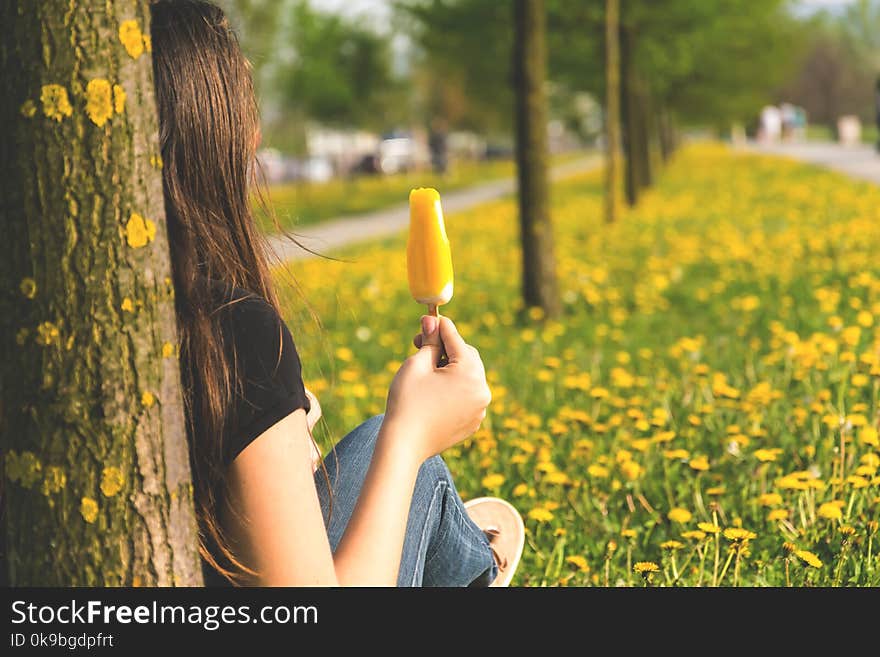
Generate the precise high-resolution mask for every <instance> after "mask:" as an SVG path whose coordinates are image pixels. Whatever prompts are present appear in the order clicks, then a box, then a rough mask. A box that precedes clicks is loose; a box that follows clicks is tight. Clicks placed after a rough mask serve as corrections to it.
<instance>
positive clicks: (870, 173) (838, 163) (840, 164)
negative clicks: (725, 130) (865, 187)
mask: <svg viewBox="0 0 880 657" xmlns="http://www.w3.org/2000/svg"><path fill="white" fill-rule="evenodd" d="M748 149H749V150H754V151H758V152H760V153H769V154H771V155H783V156H786V157H791V158H794V159H796V160H802V161H804V162H811V163H812V164H818V165H820V166H824V167H828V168H829V169H833V170H835V171H839V172H841V173H845V174H847V175H849V176H852V177H853V178H859V179H861V180H868V181H870V182H874V183H877V184H880V154H878V153H877V151H876V150H875V149H874V148H873V147H872V146H869V145H868V144H861V145H858V146H841V145H840V144H835V143H833V142H806V143H799V144H797V143H795V144H754V143H752V144H749V146H748Z"/></svg>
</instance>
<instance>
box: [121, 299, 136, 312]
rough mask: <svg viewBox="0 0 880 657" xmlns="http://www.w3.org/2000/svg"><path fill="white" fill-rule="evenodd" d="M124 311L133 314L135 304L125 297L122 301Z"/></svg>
mask: <svg viewBox="0 0 880 657" xmlns="http://www.w3.org/2000/svg"><path fill="white" fill-rule="evenodd" d="M122 309H123V310H124V311H125V312H129V313H133V312H134V303H132V300H131V299H129V298H128V297H125V298H124V299H123V300H122Z"/></svg>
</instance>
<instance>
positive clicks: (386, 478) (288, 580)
mask: <svg viewBox="0 0 880 657" xmlns="http://www.w3.org/2000/svg"><path fill="white" fill-rule="evenodd" d="M440 328H441V330H440V331H439V332H438V331H437V330H434V331H433V332H430V331H429V332H428V334H424V335H423V336H422V342H423V346H422V347H421V349H420V350H419V352H418V353H417V354H415V355H414V356H412V357H410V358H409V359H407V361H406V362H405V363H404V365H403V366H402V367H401V369H400V371H399V372H398V374H397V376H396V377H395V380H394V382H393V383H392V386H391V390H390V391H389V396H388V405H387V410H386V415H385V422H384V423H383V424H382V428H381V429H380V431H379V436H378V438H377V442H376V447H375V450H374V453H373V458H372V461H371V464H370V468H369V470H368V472H367V475H366V479H365V481H364V484H363V487H362V489H361V494H360V497H359V498H358V501H357V505H356V506H355V509H354V513H353V515H352V517H351V520H350V521H349V523H348V526H347V528H346V531H345V534H344V535H343V538H342V541H341V543H340V544H339V546H338V548H337V550H336V554H335V555H333V554H332V553H331V550H330V545H329V541H328V539H327V533H326V530H325V528H324V521H323V517H322V514H321V507H320V502H319V500H318V493H317V489H316V488H315V484H314V478H313V477H314V475H313V469H312V465H311V454H310V450H311V437H310V435H309V428H308V424H307V418H306V413H305V411H304V410H302V409H300V410H297V411H295V412H293V413H291V414H290V415H288V416H287V417H286V418H284V419H283V420H281V421H279V422H278V423H277V424H275V425H274V426H272V427H271V428H269V429H268V430H267V431H265V432H264V433H263V434H262V435H260V436H259V437H258V438H257V439H256V440H254V441H253V442H252V443H251V444H250V445H248V447H246V448H245V449H244V450H243V451H242V452H241V454H239V455H238V457H236V459H235V460H234V461H233V463H232V465H231V466H230V472H229V480H228V485H229V499H230V503H229V508H228V509H227V511H226V513H225V517H224V518H223V524H224V527H225V528H226V530H227V531H228V532H229V534H230V536H231V538H232V539H233V542H234V546H235V547H236V549H237V550H238V553H239V554H240V556H241V557H242V559H243V561H244V563H245V564H247V565H248V566H250V567H251V568H253V569H254V570H256V571H257V573H258V576H257V578H256V579H255V580H254V581H253V582H252V583H254V584H259V585H264V586H310V585H311V586H322V585H329V586H332V585H343V586H393V585H394V584H396V582H397V573H398V569H399V567H400V556H401V552H402V550H403V541H404V535H405V532H406V522H407V517H408V514H409V506H410V501H411V499H412V492H413V487H414V485H415V480H416V476H417V474H418V469H419V466H420V465H421V463H422V462H423V461H424V460H425V459H426V458H427V457H429V456H431V455H432V454H437V453H439V452H440V451H442V450H443V449H445V448H446V447H449V446H451V445H453V444H455V443H457V442H459V441H461V440H463V439H464V438H465V437H467V436H468V435H470V434H471V433H473V432H474V431H475V430H476V429H477V428H478V427H479V424H480V421H481V420H482V419H483V417H484V416H485V408H486V406H487V405H488V403H489V391H488V387H487V386H486V379H485V371H484V370H483V366H482V362H480V360H479V357H478V355H477V354H476V350H475V349H473V348H472V347H469V346H468V345H466V344H465V343H464V341H463V340H462V339H461V337H460V336H459V335H458V333H457V331H456V330H455V326H454V325H453V324H452V322H450V321H449V320H448V319H446V318H443V320H442V321H441V325H440ZM440 333H442V336H443V343H444V344H445V348H446V352H447V355H448V357H449V364H448V365H446V366H445V367H443V368H438V367H437V366H436V364H437V361H438V359H439V356H440V353H441V347H440ZM426 400H429V401H426Z"/></svg>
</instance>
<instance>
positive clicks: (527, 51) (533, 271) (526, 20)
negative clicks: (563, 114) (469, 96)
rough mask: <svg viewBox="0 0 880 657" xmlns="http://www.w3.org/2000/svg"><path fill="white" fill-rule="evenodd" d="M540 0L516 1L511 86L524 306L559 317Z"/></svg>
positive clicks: (541, 5)
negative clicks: (548, 164) (513, 100)
mask: <svg viewBox="0 0 880 657" xmlns="http://www.w3.org/2000/svg"><path fill="white" fill-rule="evenodd" d="M544 31H545V13H544V0H515V2H514V39H513V71H514V75H513V86H514V96H515V99H516V100H515V107H516V164H517V180H518V182H519V221H520V232H521V241H522V253H523V273H522V275H523V297H524V300H525V303H526V305H527V306H538V307H540V308H543V310H544V312H545V313H546V314H547V315H548V316H551V317H552V316H554V315H556V314H558V313H559V293H558V290H557V283H556V260H555V257H554V254H553V226H552V223H551V221H550V199H549V190H548V180H547V159H548V156H547V96H546V89H545V75H546V67H547V53H546V50H545V40H544Z"/></svg>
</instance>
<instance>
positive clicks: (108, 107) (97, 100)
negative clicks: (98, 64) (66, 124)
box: [86, 78, 113, 128]
mask: <svg viewBox="0 0 880 657" xmlns="http://www.w3.org/2000/svg"><path fill="white" fill-rule="evenodd" d="M86 114H88V115H89V118H90V119H91V120H92V123H94V124H95V125H96V126H98V127H99V128H100V127H101V126H103V125H104V124H105V123H107V120H108V119H109V118H110V117H111V116H113V87H112V86H111V85H110V83H109V82H108V81H107V80H104V79H103V78H96V79H94V80H90V81H89V83H88V84H87V85H86Z"/></svg>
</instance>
